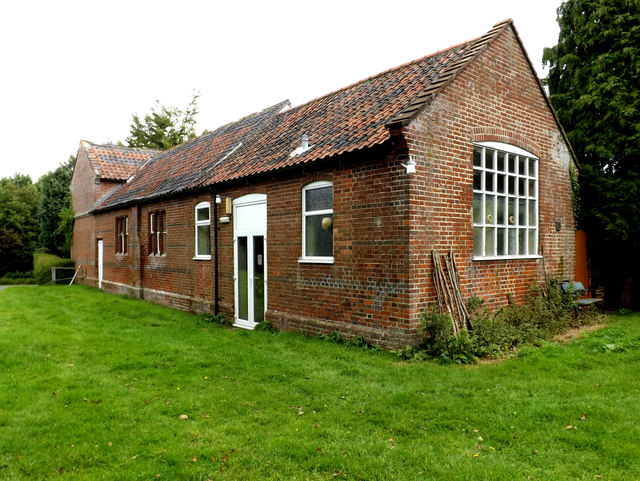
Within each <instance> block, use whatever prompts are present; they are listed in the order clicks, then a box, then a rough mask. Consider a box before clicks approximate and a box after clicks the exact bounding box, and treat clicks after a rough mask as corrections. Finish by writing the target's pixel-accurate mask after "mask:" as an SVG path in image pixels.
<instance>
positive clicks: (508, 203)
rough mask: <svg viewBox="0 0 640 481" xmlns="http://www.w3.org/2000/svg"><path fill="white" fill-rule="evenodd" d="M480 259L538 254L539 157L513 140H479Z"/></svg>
mask: <svg viewBox="0 0 640 481" xmlns="http://www.w3.org/2000/svg"><path fill="white" fill-rule="evenodd" d="M473 255H474V259H495V258H501V259H502V258H522V257H537V256H538V158H537V157H536V156H535V155H533V154H531V153H530V152H527V151H526V150H523V149H521V148H519V147H515V146H513V145H509V144H502V143H498V142H478V143H476V144H474V146H473Z"/></svg>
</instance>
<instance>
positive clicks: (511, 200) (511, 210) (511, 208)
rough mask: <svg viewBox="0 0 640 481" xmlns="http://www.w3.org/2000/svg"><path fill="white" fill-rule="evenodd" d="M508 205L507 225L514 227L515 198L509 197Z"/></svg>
mask: <svg viewBox="0 0 640 481" xmlns="http://www.w3.org/2000/svg"><path fill="white" fill-rule="evenodd" d="M508 205H509V225H514V224H515V223H516V199H515V197H509V200H508Z"/></svg>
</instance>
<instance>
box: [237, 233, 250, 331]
mask: <svg viewBox="0 0 640 481" xmlns="http://www.w3.org/2000/svg"><path fill="white" fill-rule="evenodd" d="M247 256H248V250H247V238H246V237H238V266H237V267H238V318H239V319H244V320H247V319H249V271H248V269H247V265H248V262H247Z"/></svg>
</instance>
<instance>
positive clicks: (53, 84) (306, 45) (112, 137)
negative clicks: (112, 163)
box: [0, 0, 561, 181]
mask: <svg viewBox="0 0 640 481" xmlns="http://www.w3.org/2000/svg"><path fill="white" fill-rule="evenodd" d="M560 3H561V1H560V0H536V1H535V2H534V1H524V0H485V1H478V0H439V1H437V2H436V1H432V0H419V1H414V0H387V1H378V0H362V1H361V0H357V1H350V0H341V1H334V0H323V1H321V2H304V1H281V0H271V1H268V0H267V1H241V0H237V1H235V2H229V1H224V2H216V1H204V0H176V1H164V0H153V1H147V0H126V1H125V0H111V1H109V2H106V1H92V0H83V1H69V0H56V1H51V0H46V1H41V0H36V1H33V0H20V1H18V0H11V1H3V2H2V4H1V6H0V62H1V64H0V65H1V69H0V79H1V82H0V109H1V111H0V135H1V136H2V137H1V140H0V141H1V146H2V148H1V149H0V178H2V177H9V176H13V175H14V174H16V173H21V174H28V175H30V176H31V178H32V179H33V180H34V181H36V180H37V179H38V178H39V177H40V176H41V175H42V174H45V173H46V172H49V171H51V170H54V169H56V168H57V167H58V166H59V165H60V163H62V162H64V161H66V160H67V159H68V158H69V156H70V155H75V154H76V152H77V149H78V143H79V142H80V140H89V141H92V142H96V143H106V142H114V143H115V142H118V141H124V139H125V138H126V137H127V136H128V134H129V127H130V125H131V116H132V114H133V113H138V114H140V115H144V114H145V113H147V112H148V111H149V110H150V109H151V107H152V106H153V105H154V102H155V100H159V101H160V103H161V104H163V105H166V106H175V107H179V108H182V109H184V108H185V107H186V105H187V103H188V102H189V100H190V99H191V96H192V94H193V92H194V90H195V91H199V92H200V94H201V97H200V100H199V102H198V105H199V109H200V114H199V115H198V124H197V128H196V130H197V133H198V134H200V133H201V132H202V131H203V130H205V129H207V130H213V129H215V128H216V127H218V126H220V125H223V124H225V123H227V122H230V121H233V120H237V119H239V118H241V117H243V116H245V115H247V114H250V113H252V112H256V111H258V110H262V109H263V108H265V107H268V106H270V105H273V104H275V103H277V102H280V101H282V100H285V99H289V100H290V101H291V103H292V104H293V105H294V106H295V105H299V104H301V103H304V102H306V101H308V100H311V99H313V98H316V97H319V96H321V95H324V94H326V93H329V92H331V91H333V90H336V89H339V88H341V87H345V86H347V85H349V84H352V83H354V82H356V81H358V80H361V79H363V78H366V77H369V76H371V75H374V74H376V73H379V72H381V71H384V70H388V69H389V68H392V67H396V66H398V65H401V64H403V63H405V62H408V61H411V60H414V59H417V58H420V57H424V56H425V55H427V54H430V53H433V52H436V51H438V50H442V49H444V48H447V47H449V46H451V45H454V44H458V43H461V42H463V41H466V40H469V39H472V38H475V37H478V36H480V35H482V34H484V33H486V32H487V31H488V30H490V29H491V27H492V26H493V25H494V24H495V23H497V22H498V21H501V20H504V19H507V18H512V19H513V20H514V22H515V26H516V29H517V30H518V32H519V34H520V37H521V39H522V41H523V42H524V45H525V48H526V49H527V52H528V54H529V57H530V58H531V61H532V63H533V65H534V67H536V69H538V73H539V75H540V76H544V75H545V73H543V71H542V60H541V59H542V49H543V48H544V47H550V46H553V45H555V44H556V42H557V39H558V32H559V29H558V25H557V23H556V9H557V7H558V6H559V5H560Z"/></svg>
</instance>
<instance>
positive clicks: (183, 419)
mask: <svg viewBox="0 0 640 481" xmlns="http://www.w3.org/2000/svg"><path fill="white" fill-rule="evenodd" d="M178 419H179V420H180V421H186V420H187V419H189V416H187V415H186V414H181V415H180V416H178Z"/></svg>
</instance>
